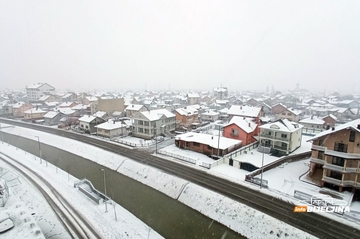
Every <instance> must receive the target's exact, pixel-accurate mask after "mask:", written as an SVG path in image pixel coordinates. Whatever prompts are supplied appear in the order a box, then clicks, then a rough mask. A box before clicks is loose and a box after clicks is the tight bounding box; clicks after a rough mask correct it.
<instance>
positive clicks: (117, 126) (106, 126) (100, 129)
mask: <svg viewBox="0 0 360 239" xmlns="http://www.w3.org/2000/svg"><path fill="white" fill-rule="evenodd" d="M126 126H127V125H126V124H124V123H122V122H121V121H120V122H116V121H114V120H108V121H106V122H104V123H102V124H99V125H96V126H95V128H96V129H97V135H99V136H103V137H107V138H110V139H111V138H113V137H118V136H122V135H126V134H127V130H126Z"/></svg>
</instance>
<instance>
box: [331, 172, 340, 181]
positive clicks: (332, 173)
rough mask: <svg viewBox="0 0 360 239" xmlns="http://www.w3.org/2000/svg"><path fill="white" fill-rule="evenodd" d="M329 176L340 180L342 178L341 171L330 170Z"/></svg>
mask: <svg viewBox="0 0 360 239" xmlns="http://www.w3.org/2000/svg"><path fill="white" fill-rule="evenodd" d="M330 177H332V178H335V179H338V180H341V179H342V173H340V172H335V171H331V172H330Z"/></svg>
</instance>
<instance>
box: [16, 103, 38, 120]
mask: <svg viewBox="0 0 360 239" xmlns="http://www.w3.org/2000/svg"><path fill="white" fill-rule="evenodd" d="M32 107H33V106H32V105H31V104H29V103H25V102H18V103H16V104H13V105H12V114H13V116H14V118H20V117H24V112H25V111H27V110H29V109H31V108H32Z"/></svg>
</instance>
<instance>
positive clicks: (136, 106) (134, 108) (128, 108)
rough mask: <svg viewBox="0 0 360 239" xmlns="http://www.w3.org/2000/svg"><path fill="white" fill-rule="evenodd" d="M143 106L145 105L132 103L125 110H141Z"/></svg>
mask: <svg viewBox="0 0 360 239" xmlns="http://www.w3.org/2000/svg"><path fill="white" fill-rule="evenodd" d="M142 107H144V105H137V104H130V105H128V106H127V107H126V108H125V110H134V111H139V110H140V109H141V108H142Z"/></svg>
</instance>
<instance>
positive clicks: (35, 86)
mask: <svg viewBox="0 0 360 239" xmlns="http://www.w3.org/2000/svg"><path fill="white" fill-rule="evenodd" d="M44 84H45V83H35V84H32V85H30V86H27V87H26V88H27V89H37V88H39V87H40V86H42V85H44Z"/></svg>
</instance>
